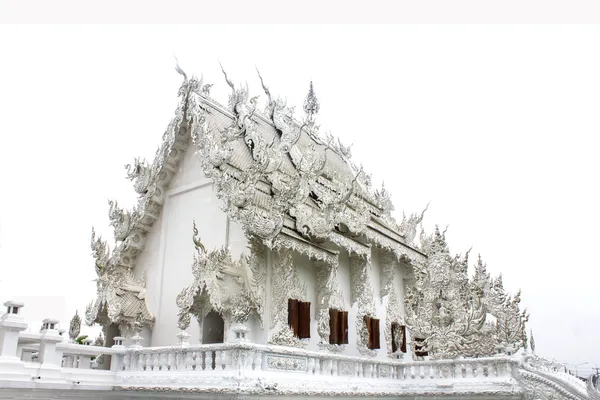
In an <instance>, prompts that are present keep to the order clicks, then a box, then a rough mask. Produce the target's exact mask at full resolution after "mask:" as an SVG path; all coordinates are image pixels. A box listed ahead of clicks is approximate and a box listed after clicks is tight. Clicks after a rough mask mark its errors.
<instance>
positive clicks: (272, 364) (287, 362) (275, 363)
mask: <svg viewBox="0 0 600 400" xmlns="http://www.w3.org/2000/svg"><path fill="white" fill-rule="evenodd" d="M306 367H307V364H306V358H300V357H283V356H267V368H268V369H275V370H281V371H306Z"/></svg>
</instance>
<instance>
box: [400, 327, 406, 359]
mask: <svg viewBox="0 0 600 400" xmlns="http://www.w3.org/2000/svg"><path fill="white" fill-rule="evenodd" d="M400 332H402V344H401V345H400V351H401V352H403V353H406V326H404V325H402V326H400Z"/></svg>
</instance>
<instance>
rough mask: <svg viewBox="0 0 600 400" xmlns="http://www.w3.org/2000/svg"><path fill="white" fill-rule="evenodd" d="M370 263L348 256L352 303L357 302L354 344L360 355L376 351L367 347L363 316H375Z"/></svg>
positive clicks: (367, 336) (367, 335) (367, 333)
mask: <svg viewBox="0 0 600 400" xmlns="http://www.w3.org/2000/svg"><path fill="white" fill-rule="evenodd" d="M370 268H371V263H370V262H369V261H367V260H366V259H364V258H360V257H357V256H355V255H354V256H351V257H350V281H351V283H352V292H351V295H352V304H354V303H355V302H357V303H358V312H357V317H356V346H357V347H358V351H359V352H360V353H361V354H362V355H368V356H375V355H376V352H375V351H374V350H371V349H369V348H368V347H367V345H368V342H369V332H368V331H367V326H366V324H365V322H364V317H365V316H368V317H375V316H376V314H375V301H374V298H375V293H374V292H373V287H372V285H371V277H370V274H369V269H370Z"/></svg>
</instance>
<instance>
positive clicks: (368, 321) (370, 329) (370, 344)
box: [364, 315, 373, 349]
mask: <svg viewBox="0 0 600 400" xmlns="http://www.w3.org/2000/svg"><path fill="white" fill-rule="evenodd" d="M364 321H365V324H367V332H369V341H368V343H367V347H368V348H369V349H372V348H373V324H372V323H371V317H369V316H367V315H365V318H364Z"/></svg>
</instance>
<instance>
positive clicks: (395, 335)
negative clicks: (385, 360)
mask: <svg viewBox="0 0 600 400" xmlns="http://www.w3.org/2000/svg"><path fill="white" fill-rule="evenodd" d="M399 334H400V325H398V323H397V322H392V353H395V352H397V351H398V346H397V345H396V340H398V335H399Z"/></svg>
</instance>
